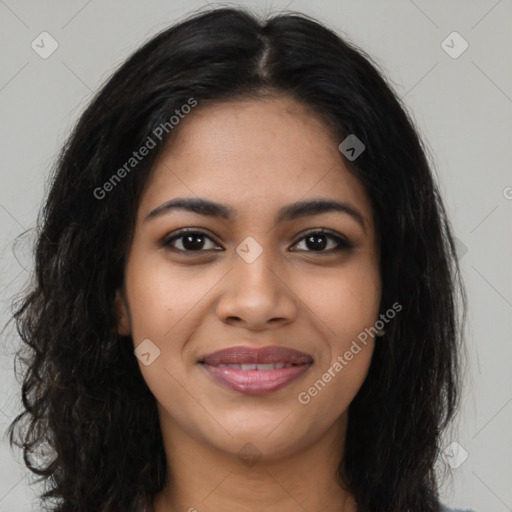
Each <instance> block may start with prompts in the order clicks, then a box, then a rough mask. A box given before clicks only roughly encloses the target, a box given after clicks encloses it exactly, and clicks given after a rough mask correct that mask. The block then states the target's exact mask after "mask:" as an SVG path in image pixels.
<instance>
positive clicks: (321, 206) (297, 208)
mask: <svg viewBox="0 0 512 512" xmlns="http://www.w3.org/2000/svg"><path fill="white" fill-rule="evenodd" d="M173 210H184V211H189V212H194V213H197V214H199V215H205V216H208V217H217V218H221V219H225V220H233V219H234V218H235V217H236V210H235V209H233V208H232V207H231V206H228V205H226V204H220V203H216V202H214V201H210V200H209V199H203V198H197V197H190V198H183V197H177V198H175V199H170V200H169V201H166V202H165V203H163V204H161V205H160V206H157V207H156V208H155V209H154V210H152V211H151V212H150V213H149V214H148V215H147V216H146V218H145V219H144V222H147V221H149V220H152V219H156V218H157V217H161V216H162V215H166V214H168V213H169V212H171V211H173ZM333 211H337V212H342V213H346V214H347V215H350V216H351V217H352V218H353V219H354V220H356V221H357V222H358V224H360V225H361V227H362V228H363V231H365V232H366V222H365V219H364V216H363V215H362V214H361V213H360V212H359V211H358V210H357V209H356V208H354V207H353V206H351V205H349V204H348V203H345V202H341V201H335V200H332V199H313V200H309V201H298V202H296V203H292V204H289V205H286V206H283V207H282V208H281V209H280V210H279V211H278V213H277V216H276V222H277V223H279V222H283V221H290V220H294V219H298V218H301V217H307V216H310V215H319V214H322V213H327V212H333Z"/></svg>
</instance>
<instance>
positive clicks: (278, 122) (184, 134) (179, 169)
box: [141, 97, 369, 214]
mask: <svg viewBox="0 0 512 512" xmlns="http://www.w3.org/2000/svg"><path fill="white" fill-rule="evenodd" d="M177 128H178V131H177V133H176V134H175V136H174V137H173V138H172V139H171V140H170V141H169V143H168V146H167V147H166V148H165V150H164V151H163V153H162V154H161V155H160V157H159V159H158V160H157V162H156V164H155V168H154V170H153V173H152V175H151V178H150V182H149V184H148V187H147V188H146V191H145V194H144V197H143V198H142V201H141V207H142V210H143V211H142V213H144V212H146V213H147V211H148V210H149V209H150V208H151V207H154V206H155V205H156V204H157V203H159V202H164V201H168V200H169V199H171V198H172V197H178V196H182V197H183V196H186V197H191V196H192V197H193V196H198V197H208V198H211V199H213V200H215V201H218V202H222V203H225V204H230V205H232V206H233V207H234V208H235V209H236V210H237V211H240V212H241V213H242V214H243V212H244V211H246V210H250V211H251V214H254V213H255V211H256V210H258V208H266V209H268V208H271V207H272V205H275V206H276V207H277V205H278V204H279V205H282V204H283V203H289V202H293V201H297V200H299V199H307V198H308V196H311V197H313V196H314V197H318V196H325V197H329V198H332V199H341V200H345V201H349V200H350V201H352V202H353V203H357V204H358V206H359V208H362V209H366V210H367V211H368V209H369V201H368V198H367V196H366V192H365V190H364V187H363V186H362V184H361V183H360V182H359V180H358V179H357V178H356V177H355V176H354V175H353V174H351V173H350V172H349V171H348V169H347V168H346V166H345V165H344V162H343V158H342V156H341V154H340V152H339V150H338V145H339V143H340V142H341V141H340V140H338V138H337V137H336V135H335V134H334V133H333V131H332V130H331V129H330V128H329V126H327V125H326V123H325V122H324V121H323V120H322V119H321V118H320V117H319V115H318V114H316V113H315V112H313V111H312V110H311V109H309V108H308V107H307V106H305V105H303V104H301V103H299V102H297V101H296V100H294V99H291V98H289V97H274V98H261V99H247V100H239V101H229V102H223V103H217V104H214V105H211V106H206V107H200V108H197V109H196V110H195V111H193V112H192V113H191V114H189V115H188V116H186V117H185V118H184V119H182V120H181V121H180V124H179V126H177Z"/></svg>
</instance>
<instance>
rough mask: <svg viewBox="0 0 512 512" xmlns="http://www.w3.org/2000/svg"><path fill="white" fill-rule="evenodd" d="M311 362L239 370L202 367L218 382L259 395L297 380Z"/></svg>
mask: <svg viewBox="0 0 512 512" xmlns="http://www.w3.org/2000/svg"><path fill="white" fill-rule="evenodd" d="M311 364H312V363H310V364H301V365H297V366H290V367H289V368H279V369H275V370H239V369H237V368H229V367H227V366H223V367H218V366H210V365H208V364H202V366H203V368H204V369H205V370H206V371H207V372H208V373H209V374H210V375H211V376H212V377H213V378H214V379H215V380H217V382H219V383H220V384H222V385H224V386H226V387H228V388H229V389H233V390H235V391H239V392H241V393H246V394H248V395H261V394H264V393H269V392H271V391H277V390H278V389H281V388H284V387H285V386H287V385H288V384H291V383H292V382H293V381H295V380H297V379H298V378H299V377H300V376H301V375H302V374H304V372H306V371H307V370H308V369H309V368H310V367H311Z"/></svg>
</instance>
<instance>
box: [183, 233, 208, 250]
mask: <svg viewBox="0 0 512 512" xmlns="http://www.w3.org/2000/svg"><path fill="white" fill-rule="evenodd" d="M197 240H199V242H198V241H197ZM203 243H204V240H203V235H201V234H195V235H187V236H185V237H184V238H183V247H185V249H189V250H192V251H193V250H197V249H201V247H202V245H203Z"/></svg>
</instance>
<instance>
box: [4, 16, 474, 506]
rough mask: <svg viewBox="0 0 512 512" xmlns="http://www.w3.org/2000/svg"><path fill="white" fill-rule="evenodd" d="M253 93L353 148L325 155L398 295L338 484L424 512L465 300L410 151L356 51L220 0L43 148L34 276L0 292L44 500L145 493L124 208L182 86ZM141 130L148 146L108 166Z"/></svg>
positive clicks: (374, 72) (127, 497) (447, 411)
mask: <svg viewBox="0 0 512 512" xmlns="http://www.w3.org/2000/svg"><path fill="white" fill-rule="evenodd" d="M264 94H284V95H288V96H291V97H293V98H295V99H296V100H298V101H300V102H302V103H303V104H306V105H308V106H309V107H311V108H312V109H314V111H315V112H317V113H318V115H320V116H321V117H322V118H323V119H324V120H325V122H326V123H327V124H328V125H329V126H330V127H332V129H333V130H335V132H336V133H337V134H339V141H340V142H341V141H343V140H344V138H345V137H347V136H348V135H349V134H353V135H356V136H357V138H358V139H360V140H361V141H362V142H363V143H364V145H365V151H364V152H363V153H362V154H361V155H360V156H359V157H358V158H357V160H355V161H350V159H346V158H345V157H343V156H342V155H341V153H340V158H345V163H346V165H347V166H348V168H349V169H350V171H351V172H353V173H354V174H355V175H356V176H357V177H358V178H359V179H360V181H361V182H362V183H363V185H364V186H365V188H366V190H367V193H368V195H369V197H370V199H371V204H372V208H373V212H374V216H375V221H376V227H377V233H378V239H379V248H380V255H381V278H382V289H383V295H382V302H381V311H382V312H385V311H387V310H388V309H389V308H390V307H391V306H392V304H394V303H395V302H398V303H400V304H401V305H402V306H403V309H402V311H401V312H400V314H399V317H398V318H397V319H396V320H395V321H393V322H391V323H390V324H389V325H387V326H386V332H385V334H384V336H383V337H382V338H379V341H378V342H376V346H375V350H374V354H373V358H372V362H371V366H370V369H369V373H368V376H367V378H366V380H365V382H364V384H363V386H362V388H361V389H360V390H359V392H358V394H357V396H356V397H355V398H354V400H353V402H352V403H351V405H350V409H349V422H348V431H347V438H346V447H345V452H344V457H343V461H342V463H341V464H340V467H339V471H338V476H339V478H340V482H341V481H343V482H344V484H345V485H346V486H347V487H348V489H350V491H351V492H352V493H353V495H354V496H355V498H356V500H357V503H358V510H359V511H360V512H386V511H393V512H406V511H414V512H434V511H438V510H439V499H438V491H437V488H438V484H437V481H436V473H435V471H434V463H435V461H436V458H437V457H438V455H439V452H440V449H441V446H440V443H441V434H442V432H443V429H444V428H445V427H446V426H447V425H448V423H449V421H450V420H451V419H452V417H453V416H454V414H455V412H456V410H457V407H458V401H459V387H460V382H459V380H460V367H461V364H460V357H459V353H460V348H461V339H462V336H461V332H462V324H463V319H464V304H465V298H464V290H463V288H462V284H461V279H460V273H459V269H458V263H457V258H456V253H455V245H454V238H453V235H452V234H451V228H450V225H449V222H448V220H447V217H446V213H445V210H444V207H443V204H442V201H441V198H440V195H439V191H438V188H437V187H436V185H435V182H434V179H433V175H432V171H431V169H430V165H429V163H428V159H427V157H426V149H425V147H424V145H423V143H422V141H421V140H420V138H419V136H418V134H417V132H416V130H415V128H414V123H413V122H412V121H411V118H410V116H409V115H408V114H407V110H406V108H405V107H404V105H403V104H402V103H401V101H400V99H399V98H398V97H397V95H396V94H395V93H394V92H393V91H392V88H391V87H390V86H389V85H388V84H387V83H386V81H385V79H384V78H383V73H381V72H379V71H378V66H377V64H375V63H374V62H373V61H372V59H371V57H370V56H368V55H367V54H365V53H364V52H363V51H362V50H361V49H359V48H357V47H356V46H355V45H354V44H352V43H349V42H348V41H346V40H344V39H343V38H341V37H340V36H339V35H336V34H335V33H334V32H333V31H331V30H329V29H327V28H326V27H324V26H323V25H321V24H319V23H318V22H316V21H315V20H312V19H310V18H308V17H306V16H304V15H301V14H279V15H275V16H272V17H270V18H268V19H267V20H264V21H260V20H259V19H258V18H257V17H256V16H254V15H252V14H251V13H249V12H247V11H245V10H240V9H232V8H229V9H228V8H222V9H215V10H211V11H208V12H199V13H195V14H194V15H193V16H191V17H190V18H188V19H186V20H185V21H182V22H180V23H179V24H177V25H175V26H172V27H170V28H168V29H166V30H164V31H163V32H161V33H159V34H158V35H157V36H155V37H154V38H152V39H151V40H149V41H148V42H147V43H145V44H144V45H143V46H142V47H141V48H140V49H139V50H138V51H136V52H135V53H134V54H133V55H132V56H131V57H130V58H129V59H128V60H127V61H126V62H125V63H124V64H123V65H122V66H121V67H120V68H119V69H118V70H117V71H116V72H115V73H114V74H113V76H112V77H111V78H110V79H109V80H108V82H107V83H106V84H105V85H104V86H103V87H102V88H101V90H100V91H99V92H98V93H97V94H96V96H95V97H94V99H93V100H92V101H91V103H90V105H89V106H88V108H87V109H86V110H85V112H84V113H83V114H82V116H81V117H80V119H79V121H78V123H77V125H76V127H75V129H74V131H73V133H72V134H71V136H70V137H69V139H68V141H67V142H66V144H65V146H64V148H63V149H62V152H61V154H60V156H59V159H58V162H57V165H56V169H55V173H54V175H53V177H52V182H51V188H50V191H49V193H48V197H47V199H46V202H45V205H44V208H43V209H42V211H41V214H40V217H39V219H38V239H37V244H36V250H35V275H34V280H33V283H32V285H31V286H30V289H27V290H25V291H24V292H23V294H22V296H21V297H19V298H18V300H17V301H15V303H14V304H13V308H14V315H13V318H14V319H15V321H16V327H17V331H18V332H19V335H20V336H21V338H22V340H23V342H24V345H23V346H22V348H21V349H20V351H19V353H18V358H19V360H20V361H21V362H22V363H23V367H24V370H23V385H22V399H23V404H24V409H25V410H24V412H22V413H21V414H20V415H18V416H17V417H16V418H15V420H14V421H13V423H12V424H11V425H10V428H9V431H10V441H11V443H12V444H15V445H17V446H19V447H22V448H23V453H24V457H25V462H26V464H27V466H28V467H29V468H30V470H32V471H33V472H34V473H37V474H38V475H41V477H42V480H43V481H44V482H45V484H46V488H45V493H44V494H43V495H42V497H43V501H44V500H48V501H49V500H51V501H52V503H53V504H54V507H55V508H53V509H52V510H56V511H59V512H71V511H72V512H92V511H94V512H97V511H101V512H113V511H126V510H131V509H132V508H133V506H134V503H135V502H136V501H137V500H138V499H145V500H150V499H151V498H152V497H153V496H154V495H155V494H156V493H157V492H158V491H159V490H161V489H162V487H163V485H164V482H165V479H166V477H167V474H166V458H165V452H164V449H163V443H162V436H161V432H160V426H159V421H158V415H157V409H156V401H155V399H154V397H153V395H152V394H151V392H150V391H149V389H148V387H147V386H146V384H145V382H144V380H143V378H142V376H141V373H140V371H139V368H138V365H137V362H136V358H135V357H134V354H133V345H132V343H131V340H130V338H126V339H124V337H121V336H119V335H118V334H117V331H116V314H115V309H114V298H115V293H116V290H118V289H119V288H120V287H121V286H122V283H123V269H124V263H125V255H126V251H127V249H128V247H129V245H130V243H131V237H132V234H133V228H134V222H135V213H136V210H137V207H136V206H137V205H138V201H139V198H140V195H141V192H142V190H143V187H144V185H145V184H146V183H147V181H148V176H149V173H150V171H151V169H152V168H153V167H154V163H155V160H156V158H157V157H158V155H159V154H161V150H162V148H163V147H164V145H165V142H166V141H167V140H168V139H169V137H170V136H171V135H172V133H173V130H179V126H176V127H174V126H172V123H171V122H170V121H169V119H170V117H171V116H172V115H173V114H175V112H176V110H179V109H181V108H182V106H183V105H185V104H187V103H188V104H189V105H190V104H191V101H190V100H191V98H192V99H193V100H194V101H196V102H197V104H198V106H197V107H196V108H201V105H207V104H208V103H213V102H220V101H229V100H231V99H234V98H248V97H258V96H261V95H264ZM191 115H193V114H191ZM165 123H167V125H165ZM159 126H166V127H167V128H166V129H160V131H159V132H158V133H160V135H161V138H159V137H156V136H155V128H156V127H159ZM148 137H151V138H152V140H153V141H154V142H155V143H156V145H157V147H155V148H154V149H152V150H151V151H150V152H149V154H148V155H147V156H146V157H145V158H144V159H141V160H140V161H137V163H136V164H135V165H132V166H131V167H130V168H128V167H126V162H128V161H130V158H131V157H132V156H133V152H134V151H136V150H137V149H138V148H140V147H141V146H142V145H143V144H144V143H145V141H147V140H148ZM132 163H133V162H132ZM123 166H125V167H124V169H125V172H124V173H122V172H121V173H119V172H118V170H119V169H121V168H123ZM114 174H116V176H117V178H119V179H117V178H116V179H113V175H114ZM107 183H109V184H110V185H106V184H107ZM107 192H108V193H107ZM459 299H460V300H459ZM459 304H462V308H459ZM461 311H462V314H460V312H461ZM41 444H44V445H45V446H48V447H49V448H50V449H51V450H52V451H53V452H54V454H55V456H54V457H52V458H50V459H49V460H48V461H47V462H46V463H44V462H41V460H40V459H39V462H38V461H37V460H36V458H35V454H36V453H38V450H40V447H41Z"/></svg>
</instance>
